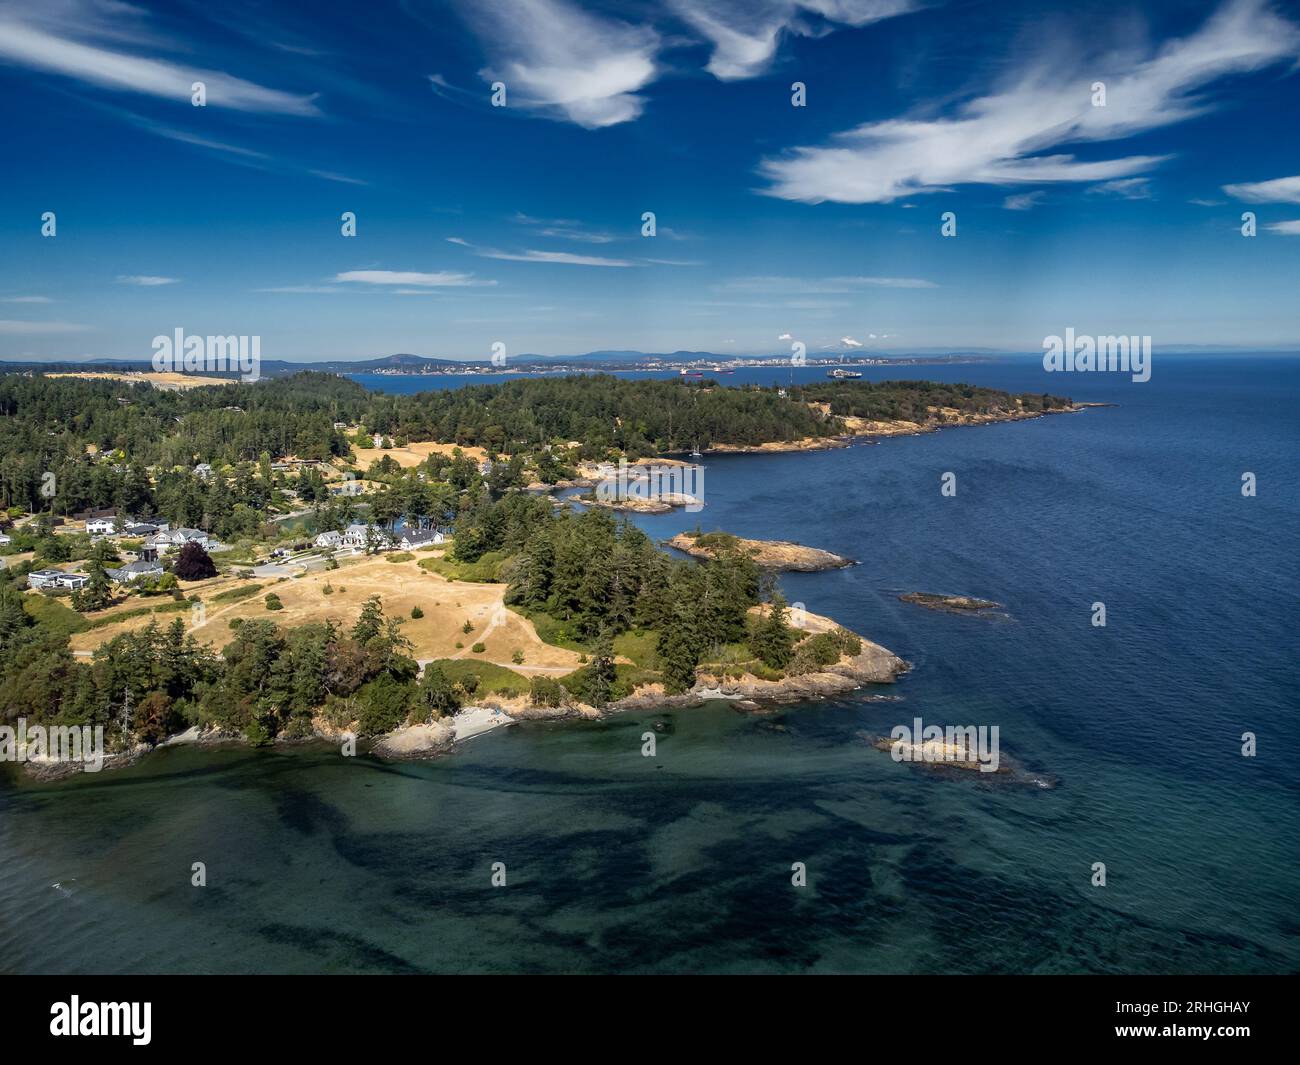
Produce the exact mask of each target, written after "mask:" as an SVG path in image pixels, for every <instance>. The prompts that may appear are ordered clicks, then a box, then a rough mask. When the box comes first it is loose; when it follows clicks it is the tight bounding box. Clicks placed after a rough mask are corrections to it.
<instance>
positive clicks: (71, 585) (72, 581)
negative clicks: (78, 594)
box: [27, 569, 90, 591]
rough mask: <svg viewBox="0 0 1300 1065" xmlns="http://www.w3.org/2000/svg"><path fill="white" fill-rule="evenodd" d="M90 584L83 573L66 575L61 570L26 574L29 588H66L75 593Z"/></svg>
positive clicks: (42, 570) (33, 571) (46, 570)
mask: <svg viewBox="0 0 1300 1065" xmlns="http://www.w3.org/2000/svg"><path fill="white" fill-rule="evenodd" d="M89 583H90V578H89V577H87V576H86V575H85V574H84V573H68V572H66V571H64V570H61V569H34V570H32V571H31V573H29V574H27V585H28V587H30V588H68V589H70V590H72V591H76V590H77V589H79V588H84V587H85V586H86V585H87V584H89Z"/></svg>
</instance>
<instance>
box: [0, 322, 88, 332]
mask: <svg viewBox="0 0 1300 1065" xmlns="http://www.w3.org/2000/svg"><path fill="white" fill-rule="evenodd" d="M89 328H90V326H88V325H77V324H76V323H75V322H20V321H15V320H14V319H12V318H0V335H4V336H40V335H43V334H46V333H84V332H85V331H86V330H87V329H89Z"/></svg>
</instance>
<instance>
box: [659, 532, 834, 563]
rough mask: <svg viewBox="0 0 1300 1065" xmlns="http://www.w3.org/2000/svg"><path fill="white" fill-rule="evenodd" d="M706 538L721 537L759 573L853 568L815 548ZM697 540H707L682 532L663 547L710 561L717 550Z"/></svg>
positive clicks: (737, 538)
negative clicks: (752, 562) (751, 563)
mask: <svg viewBox="0 0 1300 1065" xmlns="http://www.w3.org/2000/svg"><path fill="white" fill-rule="evenodd" d="M709 536H712V537H725V538H726V540H725V541H724V542H729V543H733V544H734V545H735V546H736V547H737V548H738V549H739V550H741V551H743V552H744V553H745V554H747V555H749V556H750V557H751V558H752V559H753V560H754V562H755V563H756V564H757V565H759V566H761V567H762V568H763V569H770V570H788V571H793V572H796V573H817V572H819V571H821V570H827V569H843V568H844V567H845V566H852V565H853V560H852V559H851V558H844V557H843V556H842V555H836V554H833V553H832V552H830V551H823V550H821V549H820V548H816V547H804V546H803V545H802V544H796V543H791V542H790V541H788V540H747V539H745V538H744V537H740V536H732V535H731V534H730V533H710V534H709ZM701 539H704V540H707V539H708V536H706V537H699V536H697V535H696V534H695V533H686V532H683V533H678V534H677V535H676V536H674V537H673V538H672V539H671V540H668V541H667V544H668V546H669V547H675V548H676V549H677V550H678V551H682V552H685V553H686V554H688V555H692V556H694V557H695V558H713V557H714V556H715V555H716V554H717V548H716V547H715V546H713V545H712V544H710V543H701V542H700V540H701Z"/></svg>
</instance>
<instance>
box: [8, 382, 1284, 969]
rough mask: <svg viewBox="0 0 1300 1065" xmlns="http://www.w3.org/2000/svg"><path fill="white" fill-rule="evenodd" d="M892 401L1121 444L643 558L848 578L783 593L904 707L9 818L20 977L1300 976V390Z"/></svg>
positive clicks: (107, 776)
mask: <svg viewBox="0 0 1300 1065" xmlns="http://www.w3.org/2000/svg"><path fill="white" fill-rule="evenodd" d="M798 373H800V375H802V376H806V377H809V378H812V377H821V376H822V375H821V374H820V373H818V372H816V371H812V370H802V371H798ZM777 376H778V377H781V376H788V371H779V372H778V374H777ZM869 376H872V377H883V376H915V377H921V376H923V377H930V378H940V379H947V380H969V381H971V382H973V383H977V384H989V385H993V386H996V387H1003V388H1012V389H1025V390H1034V391H1041V390H1044V389H1046V390H1050V391H1053V392H1057V393H1065V394H1069V395H1072V396H1073V397H1074V398H1076V399H1082V400H1092V401H1099V402H1110V403H1114V404H1116V406H1113V407H1105V408H1098V409H1093V410H1089V411H1086V412H1084V413H1080V414H1070V415H1059V416H1053V417H1049V418H1042V419H1039V420H1036V421H1031V422H1025V423H1020V424H1010V425H1000V426H989V427H980V428H970V429H954V430H947V431H944V432H940V433H935V434H930V435H926V436H920V437H910V438H898V439H892V440H885V441H882V442H880V443H879V444H877V445H874V446H856V447H853V448H850V449H847V450H842V451H830V452H819V453H813V454H802V455H784V456H783V455H776V456H729V457H710V458H707V459H706V469H705V483H704V495H705V500H706V503H707V505H706V507H705V509H704V510H703V512H702V513H700V514H698V515H696V514H683V513H680V512H679V513H676V514H672V515H664V516H655V517H648V518H641V519H638V520H639V522H640V524H642V526H643V527H644V528H646V529H647V531H649V532H650V533H652V534H653V535H654V536H656V537H667V536H670V535H671V534H672V533H674V532H677V531H680V530H682V529H688V528H693V527H694V526H695V525H696V523H697V522H698V523H699V524H701V525H702V526H703V527H704V528H706V529H711V528H724V529H727V530H729V531H732V532H735V533H738V534H741V535H746V536H754V537H773V538H784V539H793V540H798V541H800V542H803V543H807V544H810V545H814V546H817V547H824V548H827V549H830V550H832V551H837V552H840V553H843V554H847V555H849V556H851V557H853V558H854V559H856V560H857V561H858V563H859V564H858V565H856V566H854V567H852V568H850V569H847V570H841V571H837V572H833V573H822V574H807V575H785V576H784V577H783V578H782V585H783V587H784V589H785V591H786V593H787V595H788V597H789V598H790V599H791V600H796V601H800V602H803V603H804V604H806V606H807V607H808V609H810V610H813V611H816V612H818V613H823V614H829V615H831V616H833V617H835V618H837V619H839V620H841V621H842V622H844V623H845V624H847V625H849V626H850V627H852V628H854V629H856V630H858V631H860V632H862V633H864V634H865V635H867V636H869V637H870V638H871V639H874V640H876V641H877V642H879V643H882V644H884V645H885V646H887V647H889V648H890V649H892V650H894V651H895V652H897V653H898V654H900V655H902V656H903V657H905V658H906V659H908V660H909V661H910V662H911V663H912V664H913V667H914V668H913V670H912V672H911V673H910V674H909V675H907V676H906V677H905V678H903V679H902V680H901V681H900V682H899V683H898V684H896V685H893V686H881V687H878V688H876V689H874V690H871V691H863V692H859V693H854V694H853V695H852V696H851V697H848V698H844V699H836V700H824V701H817V702H814V703H809V704H804V705H796V706H789V707H783V708H781V709H779V710H777V711H774V712H772V713H767V714H746V713H741V712H737V711H736V710H734V709H732V708H731V707H729V706H727V705H725V704H713V705H709V706H705V707H700V708H695V709H690V710H681V711H674V712H666V713H638V714H625V715H617V716H614V717H611V718H609V719H608V720H605V721H602V722H598V723H564V722H561V723H542V724H525V725H516V726H513V727H511V728H509V729H505V730H499V731H497V732H494V733H490V734H487V735H484V736H481V737H478V738H476V739H474V740H472V741H470V742H469V743H467V744H466V745H464V746H463V747H462V748H460V749H459V750H457V751H455V752H454V753H453V754H451V755H450V756H447V757H444V758H441V759H438V760H435V761H431V762H423V763H401V764H393V763H383V762H380V761H378V760H374V759H370V758H366V757H358V758H355V759H343V758H340V757H339V756H338V755H337V753H336V752H335V751H334V750H333V749H331V748H327V747H324V746H320V745H310V746H305V747H301V748H292V749H285V750H276V751H248V750H240V749H231V750H219V751H195V750H179V749H178V750H171V751H166V752H161V753H158V754H156V755H154V756H151V757H149V758H147V759H144V760H143V761H142V762H140V763H139V764H137V765H136V766H134V767H132V768H130V769H126V770H122V771H116V772H105V773H102V774H100V775H98V776H81V777H79V778H77V779H75V780H73V781H70V782H66V783H60V784H52V785H31V784H22V785H17V786H15V785H12V784H9V785H0V971H6V972H23V973H28V972H73V971H75V972H316V971H327V972H412V971H440V972H446V971H468V972H610V971H620V972H622V971H632V972H855V973H911V972H957V973H993V972H1043V973H1057V972H1155V973H1163V972H1196V973H1202V972H1214V973H1220V972H1295V971H1296V970H1297V969H1300V920H1298V919H1297V911H1298V909H1300V907H1298V906H1297V899H1298V897H1300V762H1297V759H1296V758H1295V757H1294V754H1293V751H1292V749H1291V745H1292V743H1293V741H1294V740H1295V737H1293V736H1292V730H1293V729H1295V728H1296V726H1297V724H1298V723H1300V721H1298V717H1297V715H1298V714H1300V665H1298V663H1300V640H1298V638H1297V631H1298V630H1300V625H1298V624H1297V621H1300V617H1298V613H1297V604H1298V603H1300V563H1298V562H1297V552H1296V545H1297V535H1296V534H1297V528H1298V526H1300V470H1298V469H1297V464H1296V460H1297V456H1298V455H1300V446H1298V445H1300V415H1298V414H1297V412H1298V411H1300V360H1298V359H1295V358H1285V357H1268V358H1265V357H1258V358H1256V357H1234V358H1231V359H1225V358H1208V357H1207V358H1201V357H1196V358H1193V357H1188V358H1177V359H1176V358H1168V359H1166V360H1163V361H1161V360H1159V359H1157V362H1156V365H1155V368H1154V372H1153V375H1152V379H1151V381H1150V382H1149V383H1146V384H1134V383H1131V382H1130V381H1129V380H1128V379H1127V378H1126V377H1121V376H1119V375H1110V374H1094V375H1085V376H1081V375H1045V374H1044V373H1043V372H1042V370H1041V367H1040V366H1039V365H1038V364H1037V363H1036V362H1035V361H1030V360H1020V361H1008V362H1004V363H997V364H988V365H979V366H961V367H914V368H907V369H905V370H904V371H903V372H902V373H899V372H897V371H895V372H894V373H893V374H886V372H884V371H869ZM772 377H773V374H772V371H767V370H764V371H747V372H746V373H745V374H743V375H742V374H737V375H736V377H735V378H734V379H735V380H737V381H741V380H746V379H757V380H761V381H763V383H767V382H769V381H770V380H771V379H772ZM430 383H431V382H429V381H425V380H420V379H409V378H378V379H376V381H375V382H373V384H375V385H376V386H378V387H385V388H394V387H398V388H407V387H412V386H414V387H412V390H416V389H419V388H425V387H429V385H430ZM1246 471H1249V472H1253V473H1254V474H1255V475H1256V477H1257V479H1258V495H1257V496H1256V497H1255V498H1244V497H1243V496H1242V494H1241V477H1242V474H1243V472H1246ZM945 472H953V473H955V474H956V476H957V495H956V496H955V497H954V498H945V497H944V496H942V495H941V493H940V490H939V487H940V478H941V476H942V474H944V473H945ZM911 590H922V591H932V592H948V593H965V594H970V595H976V596H982V597H986V598H990V599H994V600H997V601H998V602H1000V603H1003V604H1005V606H1006V610H1005V616H1004V617H1000V618H982V617H961V616H953V615H948V614H942V613H935V612H931V611H927V610H924V609H920V608H917V607H915V606H911V605H909V604H905V603H901V602H899V600H898V598H897V596H898V594H899V593H900V592H904V591H911ZM1095 602H1102V603H1104V604H1105V606H1106V611H1107V625H1106V627H1105V628H1096V627H1094V626H1093V625H1092V624H1091V616H1092V604H1093V603H1095ZM882 697H885V698H882ZM914 717H921V718H922V719H923V720H924V721H925V722H926V723H928V724H930V723H932V724H943V725H966V724H974V725H981V724H984V725H990V726H991V725H997V726H998V728H999V735H1000V750H1001V755H1002V757H1003V758H1004V759H1006V758H1010V759H1012V760H1013V761H1014V763H1015V764H1016V765H1017V766H1018V767H1020V768H1022V769H1024V770H1026V771H1028V772H1029V773H1031V774H1036V775H1041V776H1044V777H1047V778H1050V779H1051V780H1052V781H1054V782H1055V784H1056V786H1055V787H1053V788H1050V789H1044V788H1040V787H1036V786H1033V785H1032V784H1026V783H1019V782H1014V781H1013V782H1007V781H1005V780H1002V779H997V780H991V779H988V778H987V777H982V776H977V775H974V774H961V773H947V774H944V773H939V772H935V771H934V770H933V769H931V768H927V767H924V766H914V765H905V764H897V763H895V762H894V761H892V759H891V758H890V757H889V756H888V754H885V753H881V752H879V751H877V750H874V749H873V748H872V747H871V746H870V745H869V743H868V737H870V736H872V735H880V734H888V732H889V730H890V729H891V728H892V727H893V726H894V725H896V724H901V723H910V722H911V721H912V719H913V718H914ZM648 729H650V730H655V729H658V731H656V736H657V741H658V750H657V754H656V756H655V757H653V758H644V757H642V756H641V753H640V750H641V742H642V741H641V736H642V734H643V733H644V732H645V731H647V730H648ZM1245 732H1252V733H1254V734H1255V735H1256V736H1257V743H1258V753H1257V756H1256V757H1253V758H1246V757H1243V756H1242V754H1241V745H1242V734H1243V733H1245ZM194 862H203V863H205V865H206V869H207V879H208V885H207V886H206V887H203V888H195V887H192V886H191V885H190V879H191V867H192V863H194ZM498 862H500V863H504V865H505V870H506V884H505V886H503V887H494V886H493V885H492V882H491V877H492V868H493V863H498ZM796 862H802V863H804V864H805V866H806V869H807V885H806V886H805V887H802V888H798V887H795V886H793V885H792V883H791V876H792V872H791V867H792V864H793V863H796ZM1097 862H1101V863H1104V864H1105V867H1106V885H1105V886H1104V887H1094V886H1093V884H1092V876H1093V866H1094V863H1097Z"/></svg>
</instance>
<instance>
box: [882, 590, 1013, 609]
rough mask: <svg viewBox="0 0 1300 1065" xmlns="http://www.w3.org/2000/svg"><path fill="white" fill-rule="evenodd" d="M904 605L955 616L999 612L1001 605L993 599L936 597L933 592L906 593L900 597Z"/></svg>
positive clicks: (962, 596) (959, 596) (963, 596)
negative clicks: (911, 604)
mask: <svg viewBox="0 0 1300 1065" xmlns="http://www.w3.org/2000/svg"><path fill="white" fill-rule="evenodd" d="M898 598H899V599H901V600H902V601H903V602H904V603H915V604H916V605H917V606H923V607H925V608H926V609H927V610H947V611H949V612H951V613H954V614H974V613H978V612H979V611H982V610H998V609H1000V608H1001V607H1002V604H1001V603H995V602H993V600H992V599H976V598H974V597H973V596H969V595H935V594H934V593H933V592H905V593H904V594H903V595H900V596H899V597H898Z"/></svg>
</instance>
